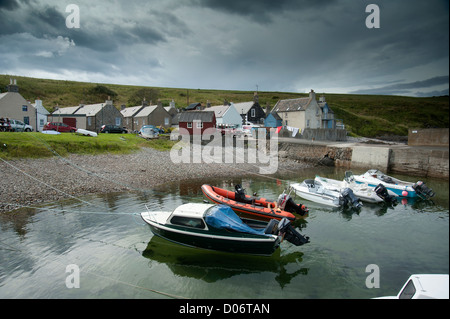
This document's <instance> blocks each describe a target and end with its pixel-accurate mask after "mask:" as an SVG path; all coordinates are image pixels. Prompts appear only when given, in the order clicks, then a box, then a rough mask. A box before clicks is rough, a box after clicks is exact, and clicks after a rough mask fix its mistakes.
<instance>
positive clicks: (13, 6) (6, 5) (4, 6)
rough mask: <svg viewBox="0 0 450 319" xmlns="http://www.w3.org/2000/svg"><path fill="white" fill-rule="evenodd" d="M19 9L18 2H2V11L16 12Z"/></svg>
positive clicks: (14, 0) (0, 2)
mask: <svg viewBox="0 0 450 319" xmlns="http://www.w3.org/2000/svg"><path fill="white" fill-rule="evenodd" d="M18 7H19V4H18V3H17V1H16V0H0V10H2V9H6V10H14V9H17V8H18Z"/></svg>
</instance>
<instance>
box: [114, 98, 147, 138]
mask: <svg viewBox="0 0 450 319" xmlns="http://www.w3.org/2000/svg"><path fill="white" fill-rule="evenodd" d="M146 106H148V102H147V101H146V100H145V99H144V100H143V101H142V104H141V105H137V106H130V107H125V105H122V106H121V108H120V113H122V116H123V127H125V128H126V129H127V130H128V132H134V131H137V130H138V129H137V127H136V125H135V120H134V116H135V115H136V114H138V113H139V112H140V111H141V110H142V109H143V108H144V107H146Z"/></svg>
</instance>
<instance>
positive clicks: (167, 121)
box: [164, 117, 169, 125]
mask: <svg viewBox="0 0 450 319" xmlns="http://www.w3.org/2000/svg"><path fill="white" fill-rule="evenodd" d="M164 125H169V118H168V117H165V118H164Z"/></svg>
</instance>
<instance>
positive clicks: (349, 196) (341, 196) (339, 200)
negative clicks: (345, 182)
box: [291, 179, 362, 208]
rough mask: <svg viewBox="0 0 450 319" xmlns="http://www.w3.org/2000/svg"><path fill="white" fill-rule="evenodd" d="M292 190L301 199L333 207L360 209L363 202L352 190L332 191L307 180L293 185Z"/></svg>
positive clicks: (314, 181) (317, 182)
mask: <svg viewBox="0 0 450 319" xmlns="http://www.w3.org/2000/svg"><path fill="white" fill-rule="evenodd" d="M291 189H292V190H293V191H294V192H295V194H296V195H298V196H300V197H301V198H304V199H307V200H310V201H312V202H316V203H319V204H323V205H327V206H331V207H343V206H352V207H354V208H360V207H361V206H362V204H361V202H360V201H359V199H358V198H357V197H355V195H354V194H353V191H352V190H351V189H350V188H344V189H340V190H337V189H330V188H326V187H324V185H323V184H322V183H321V182H320V181H316V180H313V179H305V180H304V181H303V182H302V183H294V184H291Z"/></svg>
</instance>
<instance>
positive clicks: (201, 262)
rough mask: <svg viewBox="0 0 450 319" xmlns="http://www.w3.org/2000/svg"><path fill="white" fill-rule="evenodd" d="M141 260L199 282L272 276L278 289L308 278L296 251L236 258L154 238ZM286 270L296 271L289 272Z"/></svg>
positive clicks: (300, 256) (235, 255) (277, 251)
mask: <svg viewBox="0 0 450 319" xmlns="http://www.w3.org/2000/svg"><path fill="white" fill-rule="evenodd" d="M142 256H144V257H145V258H148V259H149V260H150V263H149V267H150V268H151V267H152V263H153V262H157V263H162V264H165V265H166V266H168V267H169V269H170V270H171V271H172V272H173V274H174V275H177V276H182V277H189V278H194V279H200V280H202V281H205V282H208V283H213V282H216V281H219V280H223V279H227V278H230V277H233V276H236V275H242V274H250V273H253V274H255V273H262V272H272V273H275V274H276V277H275V280H276V281H277V282H278V284H279V285H280V287H281V288H283V287H285V286H286V285H287V284H289V283H290V282H291V280H292V279H293V278H295V277H296V276H298V275H307V274H308V268H305V267H301V263H302V261H303V259H302V258H303V253H302V252H299V251H296V252H292V253H288V254H286V255H282V254H281V250H280V249H277V250H276V251H275V253H274V254H273V255H272V256H270V257H262V256H252V255H239V254H231V253H222V252H218V251H210V250H203V249H197V248H191V247H186V246H182V245H179V244H176V243H172V242H170V241H167V240H165V239H163V238H160V237H158V236H153V237H152V238H151V239H150V241H149V243H148V245H147V247H146V249H145V250H144V251H143V252H142ZM288 269H296V270H295V271H293V272H289V271H288Z"/></svg>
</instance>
